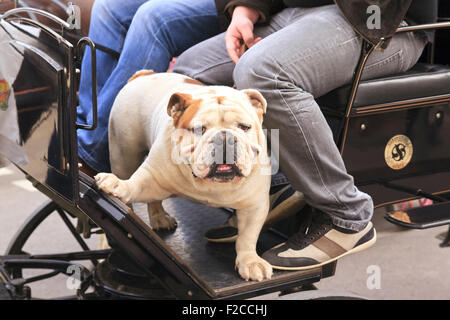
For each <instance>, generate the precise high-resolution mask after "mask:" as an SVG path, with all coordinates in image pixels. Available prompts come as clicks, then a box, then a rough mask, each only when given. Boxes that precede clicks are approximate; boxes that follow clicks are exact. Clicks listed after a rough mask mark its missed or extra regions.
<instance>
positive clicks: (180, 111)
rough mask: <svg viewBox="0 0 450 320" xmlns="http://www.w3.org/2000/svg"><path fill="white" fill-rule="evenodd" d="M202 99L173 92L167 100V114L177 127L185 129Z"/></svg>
mask: <svg viewBox="0 0 450 320" xmlns="http://www.w3.org/2000/svg"><path fill="white" fill-rule="evenodd" d="M202 101H203V100H202V99H192V96H191V95H190V94H187V93H175V94H173V95H172V97H171V98H170V100H169V106H168V108H169V114H170V116H171V117H172V118H173V124H174V126H175V128H177V129H187V128H188V127H189V124H190V123H191V121H192V119H193V118H194V116H195V114H196V113H197V111H198V109H199V107H200V103H201V102H202Z"/></svg>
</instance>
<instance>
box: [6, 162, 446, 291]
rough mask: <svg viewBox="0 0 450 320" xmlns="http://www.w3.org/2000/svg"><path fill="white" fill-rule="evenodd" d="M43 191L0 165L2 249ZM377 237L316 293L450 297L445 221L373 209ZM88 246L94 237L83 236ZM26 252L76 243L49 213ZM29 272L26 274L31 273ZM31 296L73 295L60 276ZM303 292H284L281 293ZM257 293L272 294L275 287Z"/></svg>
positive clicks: (339, 266)
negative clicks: (428, 224) (421, 222)
mask: <svg viewBox="0 0 450 320" xmlns="http://www.w3.org/2000/svg"><path fill="white" fill-rule="evenodd" d="M46 200H47V199H46V197H45V196H44V195H43V194H41V193H40V192H39V191H37V190H36V189H34V188H33V187H32V185H31V183H29V182H28V181H27V180H25V178H24V176H23V174H22V173H20V172H19V171H18V170H17V169H15V168H14V167H12V166H9V167H7V168H2V169H0V255H1V254H4V253H5V251H6V249H7V246H8V243H9V242H10V239H11V238H12V237H13V236H14V234H15V233H16V231H17V230H18V229H19V227H20V226H21V224H22V223H23V222H24V221H25V220H26V219H27V217H28V216H29V215H30V214H31V213H32V212H33V211H34V210H35V209H36V208H37V207H38V206H39V205H41V204H42V203H44V202H45V201H46ZM373 223H374V225H375V228H376V230H377V235H378V241H377V243H376V244H375V245H374V246H373V247H372V248H370V249H368V250H366V251H363V252H360V253H357V254H354V255H349V256H346V257H344V258H342V259H340V260H339V262H338V264H337V270H336V275H335V276H333V277H331V278H327V279H323V280H322V281H320V282H319V283H318V284H317V285H316V286H317V287H318V288H319V289H320V290H319V291H317V294H324V295H327V294H330V295H344V296H345V295H348V296H350V295H354V296H360V297H365V298H369V299H450V276H449V275H450V248H441V247H439V244H440V242H441V241H442V237H443V235H444V233H445V232H446V231H447V230H448V227H446V226H444V227H439V228H434V229H427V230H406V229H403V228H400V227H397V226H395V225H392V224H390V223H389V222H387V221H385V220H384V218H383V210H377V211H376V212H375V216H374V219H373ZM87 242H88V244H89V246H90V247H91V248H96V247H97V246H98V238H97V237H96V236H93V237H92V238H91V239H88V240H87ZM25 250H26V251H27V252H30V253H34V254H37V253H60V252H67V251H77V250H80V247H79V246H78V244H77V243H76V242H75V240H74V239H73V238H72V237H71V235H70V234H69V232H68V230H67V228H66V227H65V226H64V225H63V223H62V221H61V219H60V218H59V217H58V216H56V215H55V216H52V217H50V218H49V219H48V220H46V221H45V223H43V224H42V225H41V226H40V227H39V228H38V230H36V233H35V234H33V235H32V237H31V238H30V239H29V241H28V242H27V244H26V246H25ZM33 274H35V273H29V274H27V275H33ZM31 287H32V291H33V296H38V297H45V298H51V297H57V296H65V295H71V294H73V293H74V291H73V290H70V289H68V286H67V282H66V278H65V277H63V276H60V277H57V278H54V279H52V280H47V281H42V282H40V283H38V284H34V285H32V286H31ZM299 297H301V295H295V294H294V295H290V296H284V297H283V298H285V299H290V298H299ZM260 298H267V299H275V298H278V293H273V294H270V295H267V296H263V297H260Z"/></svg>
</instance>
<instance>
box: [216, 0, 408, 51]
mask: <svg viewBox="0 0 450 320" xmlns="http://www.w3.org/2000/svg"><path fill="white" fill-rule="evenodd" d="M333 1H334V2H335V3H336V5H337V6H338V8H339V9H340V11H341V12H342V14H343V16H344V17H345V18H346V20H347V21H348V23H349V24H350V25H351V26H352V27H353V29H354V30H355V31H356V32H357V33H358V34H360V35H361V36H362V37H363V38H365V39H366V40H367V41H369V42H370V43H372V44H374V45H377V44H378V43H379V42H380V40H381V39H387V38H390V37H392V35H393V34H394V33H395V30H396V29H397V28H398V26H399V25H400V23H401V22H402V20H403V19H404V18H405V15H406V12H407V11H408V8H409V6H410V5H411V2H412V0H333ZM329 3H331V0H284V1H283V0H230V1H226V0H216V5H217V9H218V11H219V12H223V11H221V10H224V11H225V15H223V14H222V15H221V19H222V20H221V21H222V23H224V21H226V19H227V18H228V19H229V18H230V15H231V14H232V12H233V9H234V8H235V7H236V6H246V7H250V8H254V9H256V10H258V11H259V12H260V16H261V18H260V21H259V22H265V21H267V20H268V19H269V18H270V15H272V14H274V13H276V12H278V11H280V10H282V9H283V8H285V7H286V4H287V5H289V6H299V7H301V6H312V5H311V4H313V6H318V5H325V4H329ZM374 4H375V5H378V6H379V8H380V17H381V19H380V28H379V29H378V28H369V27H368V25H367V19H368V17H369V16H370V14H368V13H367V8H368V7H369V6H370V5H374Z"/></svg>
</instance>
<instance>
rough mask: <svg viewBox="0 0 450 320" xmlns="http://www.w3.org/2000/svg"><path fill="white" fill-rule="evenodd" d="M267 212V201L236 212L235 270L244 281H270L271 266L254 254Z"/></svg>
mask: <svg viewBox="0 0 450 320" xmlns="http://www.w3.org/2000/svg"><path fill="white" fill-rule="evenodd" d="M268 210H269V201H268V199H267V201H266V203H265V204H263V205H261V206H257V207H253V208H246V209H240V210H237V212H236V216H237V220H238V238H237V240H236V269H237V270H238V272H239V274H240V275H241V277H242V278H244V279H245V280H246V281H248V280H249V279H250V280H257V281H262V280H263V279H265V278H266V279H270V278H271V277H272V266H271V265H270V264H269V263H268V262H267V261H265V260H264V259H262V258H261V257H259V256H258V254H257V253H256V242H257V241H258V237H259V233H260V232H261V229H262V227H263V225H264V221H265V219H266V217H267V213H268Z"/></svg>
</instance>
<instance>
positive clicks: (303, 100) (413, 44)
mask: <svg viewBox="0 0 450 320" xmlns="http://www.w3.org/2000/svg"><path fill="white" fill-rule="evenodd" d="M255 34H256V35H257V36H261V37H263V40H262V41H260V42H259V43H257V44H256V45H255V46H253V47H252V48H251V49H249V50H248V51H247V52H246V53H245V54H244V55H243V56H242V57H241V59H240V60H239V62H238V63H237V64H236V65H235V64H234V63H233V62H232V61H231V60H230V58H229V57H228V55H227V51H226V49H225V41H224V37H225V35H224V34H220V35H218V36H216V37H214V38H211V39H209V40H206V41H204V42H202V43H200V44H198V45H196V46H194V47H192V48H191V49H189V50H187V51H186V52H185V53H183V54H182V55H181V56H180V57H179V58H178V59H177V61H176V63H175V66H174V72H178V73H182V74H186V75H188V76H190V77H193V78H195V79H198V80H200V81H203V82H205V83H207V84H221V85H233V84H235V85H236V87H237V89H245V88H253V89H257V90H259V91H260V92H261V93H262V94H263V95H264V97H265V98H266V99H267V102H268V111H267V114H266V115H265V117H264V126H265V127H266V128H267V129H269V130H270V129H279V148H280V149H279V164H280V168H281V170H282V172H283V173H284V174H285V175H286V176H287V178H288V179H289V180H290V181H291V184H292V186H293V187H294V188H295V189H296V190H298V191H301V192H303V193H304V195H305V199H306V201H307V202H308V203H309V204H310V205H311V206H312V207H314V208H317V209H319V210H321V211H323V212H325V213H328V214H329V215H330V216H331V218H332V220H333V223H334V224H335V225H337V226H339V227H343V228H346V229H351V230H355V231H360V230H362V229H363V228H364V226H365V225H366V224H367V223H368V221H370V219H371V218H372V214H373V202H372V199H371V197H370V196H369V195H367V194H365V193H363V192H361V191H360V190H358V189H357V188H356V187H355V185H354V181H353V177H352V176H351V175H349V174H348V173H347V170H346V168H345V166H344V162H343V160H342V158H341V156H340V153H339V150H338V148H337V147H336V144H335V142H334V140H333V135H332V132H331V129H330V127H329V126H328V124H327V122H326V120H325V118H324V116H323V114H322V112H321V110H320V107H319V106H318V104H317V103H316V102H315V100H314V99H315V98H317V97H320V96H321V95H323V94H325V93H327V92H329V91H331V90H333V89H335V88H338V87H340V86H342V85H345V84H347V83H349V82H351V80H352V76H353V71H354V69H355V67H356V65H357V63H358V59H359V55H360V51H361V39H360V38H359V37H358V35H357V34H356V33H355V31H354V30H353V29H352V28H351V27H350V26H349V24H348V23H347V22H346V20H345V19H344V17H343V16H342V15H341V13H340V12H339V10H338V9H337V7H336V6H335V5H329V6H322V7H316V8H287V9H284V10H283V11H281V12H280V13H278V14H276V15H274V16H273V17H272V18H271V20H270V23H269V24H268V25H265V26H258V27H256V28H255ZM425 44H426V39H425V38H424V37H423V36H421V35H417V34H413V33H406V34H400V35H396V36H395V37H394V38H393V39H392V41H391V43H390V45H389V46H388V48H387V49H385V50H384V51H375V52H374V53H373V54H372V55H371V57H370V58H369V59H368V62H367V65H366V67H365V70H364V74H363V79H367V78H375V77H380V76H383V75H388V74H392V73H398V72H402V71H406V70H408V69H409V68H411V67H412V66H413V65H414V64H415V63H416V62H417V60H418V59H419V57H420V55H421V53H422V51H423V48H424V47H425Z"/></svg>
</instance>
